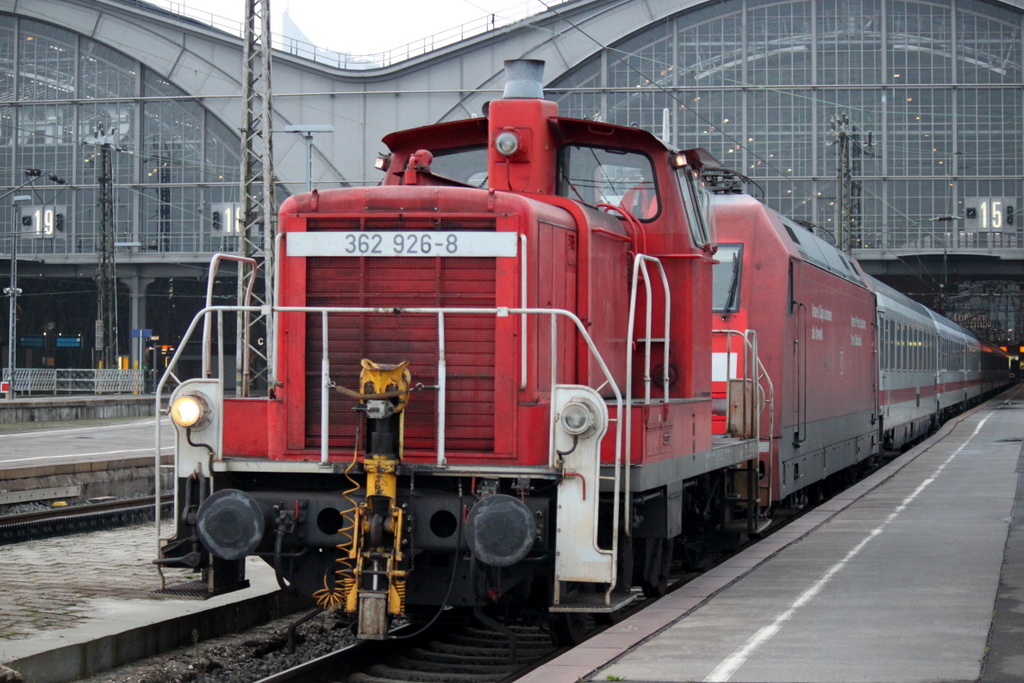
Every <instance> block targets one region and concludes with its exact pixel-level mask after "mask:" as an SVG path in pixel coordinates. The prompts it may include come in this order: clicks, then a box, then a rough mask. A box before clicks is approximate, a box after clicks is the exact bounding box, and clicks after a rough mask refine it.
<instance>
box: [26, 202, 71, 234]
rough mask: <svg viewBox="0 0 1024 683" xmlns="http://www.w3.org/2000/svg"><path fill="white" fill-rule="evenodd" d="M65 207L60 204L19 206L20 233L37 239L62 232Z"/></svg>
mask: <svg viewBox="0 0 1024 683" xmlns="http://www.w3.org/2000/svg"><path fill="white" fill-rule="evenodd" d="M66 209H67V207H65V206H62V205H53V206H23V207H21V234H22V235H23V236H24V237H35V238H37V239H51V238H53V237H56V236H58V235H61V234H63V232H64V228H65V225H64V217H65V216H66V215H67V214H66Z"/></svg>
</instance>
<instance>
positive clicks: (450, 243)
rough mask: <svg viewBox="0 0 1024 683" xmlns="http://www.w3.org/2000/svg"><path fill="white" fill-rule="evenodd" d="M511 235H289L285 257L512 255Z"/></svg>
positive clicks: (513, 250)
mask: <svg viewBox="0 0 1024 683" xmlns="http://www.w3.org/2000/svg"><path fill="white" fill-rule="evenodd" d="M517 237H518V236H517V234H516V233H512V232H430V231H414V230H410V231H390V230H389V231H386V232H384V231H381V232H291V233H288V236H287V238H286V239H287V249H288V255H289V256H478V257H479V256H515V255H516V253H517V249H516V245H517Z"/></svg>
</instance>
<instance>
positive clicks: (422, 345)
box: [305, 218, 495, 453]
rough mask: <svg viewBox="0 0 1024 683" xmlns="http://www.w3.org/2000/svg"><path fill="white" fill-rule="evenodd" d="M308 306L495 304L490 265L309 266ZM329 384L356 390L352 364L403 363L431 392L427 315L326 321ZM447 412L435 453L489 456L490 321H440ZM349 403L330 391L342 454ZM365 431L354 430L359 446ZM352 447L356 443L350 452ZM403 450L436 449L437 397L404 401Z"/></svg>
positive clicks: (372, 262)
mask: <svg viewBox="0 0 1024 683" xmlns="http://www.w3.org/2000/svg"><path fill="white" fill-rule="evenodd" d="M308 227H309V230H310V231H311V232H312V231H320V230H346V229H350V230H351V229H354V230H359V229H360V228H364V229H369V230H417V231H419V230H423V231H428V230H429V231H433V230H453V229H460V230H493V229H494V221H493V220H491V219H477V220H471V221H466V220H458V219H447V220H445V219H441V220H436V219H429V220H422V221H419V220H415V221H414V220H401V219H394V218H390V219H389V218H368V219H337V218H334V219H330V218H328V219H317V220H316V221H314V220H310V221H309V226H308ZM306 278H307V282H306V295H307V298H306V300H307V305H309V306H352V307H356V306H360V307H361V306H372V307H386V308H394V307H401V308H432V307H479V308H492V307H494V306H495V298H494V297H495V281H494V279H495V263H494V259H493V258H430V257H417V258H403V257H384V258H327V257H324V258H309V259H307V270H306ZM328 326H329V327H328V334H329V339H330V341H329V346H330V354H329V357H330V364H331V378H332V380H333V381H334V382H335V383H336V384H338V385H344V386H346V387H348V388H350V389H353V390H357V389H358V387H359V379H358V378H359V369H360V360H361V359H363V358H369V359H371V360H373V361H375V362H377V363H398V362H401V361H403V360H407V361H409V367H410V371H411V373H412V380H413V384H414V385H415V384H423V385H425V386H436V385H437V383H438V377H437V361H438V322H437V316H436V315H413V314H402V315H394V314H373V315H370V314H359V315H356V314H350V315H349V314H347V315H341V314H332V315H331V316H330V317H329V320H328ZM321 338H322V337H321V316H320V315H319V314H309V315H307V318H306V339H307V343H306V349H307V351H306V364H305V367H306V445H307V447H310V448H315V447H319V445H320V355H321V341H320V340H321ZM445 350H446V360H447V373H446V381H447V391H446V399H447V409H446V411H445V412H446V421H447V426H446V430H445V431H446V435H445V448H446V450H448V451H451V452H460V451H461V452H474V453H480V452H482V453H489V452H493V450H494V318H493V316H487V315H480V316H470V315H445ZM355 405H356V403H355V401H353V400H350V399H347V398H344V397H342V396H341V395H340V394H337V393H332V396H331V399H330V406H329V409H330V444H331V446H332V447H339V448H346V449H351V448H352V447H353V446H354V445H355V437H356V427H357V425H361V424H362V423H363V422H364V420H363V418H362V415H361V414H360V413H357V412H355V411H353V410H352V408H353V407H354V406H355ZM364 438H365V428H363V427H360V441H362V440H363V439H364ZM359 445H360V447H361V446H362V444H359ZM405 448H406V450H424V451H428V452H431V453H432V452H434V451H436V449H437V391H436V390H434V389H424V390H422V391H416V392H414V393H413V395H412V397H411V398H410V400H409V406H408V407H407V408H406V418H405Z"/></svg>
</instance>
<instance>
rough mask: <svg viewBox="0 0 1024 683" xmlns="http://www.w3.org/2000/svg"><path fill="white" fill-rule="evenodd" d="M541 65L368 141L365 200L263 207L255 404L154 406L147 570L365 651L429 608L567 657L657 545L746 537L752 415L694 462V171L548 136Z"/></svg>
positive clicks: (705, 429) (207, 388) (705, 355)
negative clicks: (353, 637) (267, 374)
mask: <svg viewBox="0 0 1024 683" xmlns="http://www.w3.org/2000/svg"><path fill="white" fill-rule="evenodd" d="M542 68H543V64H542V63H537V62H528V61H527V62H515V63H511V64H510V65H509V71H508V74H509V79H508V85H507V86H506V90H505V95H504V97H503V98H502V99H498V100H495V101H493V102H492V103H491V104H490V110H489V112H488V113H487V116H486V118H478V119H469V120H464V121H456V122H451V123H444V124H439V125H435V126H429V127H424V128H419V129H415V130H410V131H405V132H401V133H395V134H392V135H389V136H388V137H387V138H385V140H384V141H385V143H386V144H387V145H388V147H389V149H390V154H388V155H387V156H385V157H383V158H382V163H381V166H382V167H383V171H384V173H385V179H384V181H383V183H382V184H381V185H380V186H378V187H368V188H359V189H339V190H331V191H325V192H318V191H313V192H311V193H308V194H303V195H299V196H295V197H291V198H289V199H288V200H287V201H286V202H285V203H284V205H283V206H282V208H281V211H280V225H279V230H280V235H281V237H280V239H279V250H278V252H277V264H278V265H277V268H278V272H277V274H276V281H277V283H278V285H277V288H276V294H277V300H276V301H275V304H274V306H273V308H272V311H271V321H272V326H271V328H272V338H273V339H272V340H273V342H274V349H275V351H274V354H273V357H272V359H271V360H272V363H273V364H272V370H273V371H274V373H275V374H274V377H273V385H272V390H271V393H270V396H269V397H266V398H228V397H225V396H224V388H223V382H222V379H221V378H219V377H204V378H201V379H197V380H190V381H187V382H185V383H183V384H182V385H181V386H179V387H178V388H177V389H176V390H175V392H174V395H173V396H172V409H171V415H172V418H173V419H174V422H175V425H176V437H177V439H176V440H177V444H176V451H177V465H176V468H177V490H176V498H177V508H176V509H177V513H176V515H175V518H174V521H175V524H176V533H175V535H174V537H173V538H168V539H165V540H163V541H162V551H161V555H162V557H161V559H160V560H158V562H160V563H162V564H167V565H177V566H191V567H195V568H200V569H202V570H203V572H204V576H205V577H206V578H207V580H208V586H209V589H210V590H211V591H212V592H216V591H224V590H231V589H234V588H237V587H240V586H242V585H244V576H243V567H244V558H245V557H246V556H247V555H250V554H258V555H260V556H261V557H263V558H264V559H266V560H267V561H268V562H269V563H271V564H272V565H273V566H274V567H275V570H276V571H277V574H278V578H279V581H280V582H281V583H282V584H283V585H284V584H286V585H291V586H292V587H293V588H295V589H296V590H298V591H300V592H303V593H306V594H308V595H310V596H312V597H314V598H315V599H316V600H317V601H318V603H319V604H320V605H321V606H323V607H324V608H326V609H336V610H343V611H345V612H347V613H349V614H351V615H352V616H353V618H354V620H356V622H357V624H358V627H357V632H358V634H359V636H360V637H363V638H383V637H386V635H387V633H388V630H389V627H390V623H391V619H392V618H393V617H395V616H398V615H410V616H412V617H414V618H416V617H419V616H423V617H427V616H429V615H430V614H434V613H437V612H438V611H439V610H440V609H442V608H443V607H444V606H446V605H450V606H455V607H468V608H473V609H476V610H481V609H484V608H489V607H496V608H500V609H502V610H505V611H506V612H510V611H518V612H520V613H544V614H553V615H555V617H554V619H555V622H556V625H557V626H558V627H559V628H558V632H559V633H560V634H562V635H563V636H564V637H565V638H567V639H571V638H572V637H574V635H575V626H576V625H578V623H579V615H581V614H583V613H587V612H590V613H598V614H600V613H608V612H612V611H614V610H616V609H619V608H621V607H622V606H623V605H625V604H626V603H627V602H629V601H630V600H631V599H632V598H633V596H634V595H635V594H634V593H632V592H630V590H629V588H630V586H635V585H639V586H642V587H643V588H644V590H645V592H647V593H657V592H659V591H662V590H663V589H664V588H665V585H666V580H667V577H668V569H669V566H670V563H671V559H672V549H673V546H674V543H675V541H676V540H677V539H680V538H695V537H697V536H700V535H701V534H703V533H704V531H705V530H706V529H707V528H708V527H709V526H712V527H722V526H728V525H729V523H730V517H736V518H737V520H738V522H739V523H744V524H745V522H744V521H743V520H744V517H745V516H749V517H751V518H754V517H756V511H755V510H756V506H757V487H756V478H757V472H756V466H757V457H758V441H757V424H758V420H757V415H756V410H757V406H756V403H755V402H752V401H746V402H743V401H740V402H737V403H736V405H735V406H734V409H733V416H732V423H733V425H734V428H733V429H732V430H731V433H728V434H722V435H719V436H717V437H715V438H713V437H712V430H711V421H712V397H711V338H712V335H711V327H712V325H711V294H712V267H713V265H714V264H715V260H714V258H713V255H714V251H715V245H714V235H713V230H712V226H711V223H710V221H711V215H710V211H709V207H710V203H711V195H710V193H709V192H708V191H707V189H706V188H705V187H704V186H703V183H702V181H701V177H700V168H701V165H702V162H701V158H700V155H699V154H697V153H695V152H681V153H680V152H676V151H674V150H671V149H668V148H666V146H665V145H664V144H663V143H662V142H660V141H659V140H658V139H656V138H655V137H654V136H652V135H651V134H649V133H647V132H645V131H642V130H637V129H633V128H625V127H619V126H613V125H608V124H605V123H598V122H593V121H581V120H573V119H565V118H560V117H559V116H558V111H557V106H556V105H555V104H554V103H553V102H550V101H547V100H545V99H543V97H542V92H541V89H540V72H541V71H542ZM218 310H235V309H233V308H230V307H227V308H223V307H221V308H218V307H212V308H208V309H206V310H205V311H204V312H203V313H202V314H201V315H203V316H215V315H216V314H217V311H218ZM195 326H196V325H195V324H193V327H195ZM204 344H206V348H208V349H209V348H210V345H211V339H210V338H209V336H207V338H206V339H205V340H204ZM182 346H184V343H183V344H182ZM210 374H215V373H213V372H212V371H211V373H210ZM748 393H751V394H753V393H757V392H753V391H751V390H750V387H748ZM727 501H728V502H729V504H726V502H727ZM684 526H685V529H684Z"/></svg>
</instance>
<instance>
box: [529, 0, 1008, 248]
mask: <svg viewBox="0 0 1024 683" xmlns="http://www.w3.org/2000/svg"><path fill="white" fill-rule="evenodd" d="M1022 45H1024V39H1022V14H1021V13H1020V12H1019V11H1016V10H1013V9H1010V8H1008V7H1005V6H1002V5H997V4H991V3H987V2H981V1H980V0H945V1H944V2H924V1H917V0H906V1H905V0H786V1H783V2H779V1H778V0H722V1H721V2H716V3H711V4H706V5H702V6H699V7H696V8H693V9H690V10H687V11H684V12H681V13H680V14H678V15H676V16H673V17H670V18H668V19H666V20H664V21H660V22H658V23H656V24H652V25H651V26H649V27H647V28H645V29H644V30H643V31H642V32H640V33H638V34H635V35H633V36H631V37H629V38H628V39H625V40H622V41H620V42H618V43H616V44H613V45H612V46H611V47H610V48H608V49H606V50H602V51H601V52H600V53H598V54H596V55H595V56H594V57H592V58H591V59H589V60H588V61H586V62H585V63H583V64H582V65H580V66H579V67H578V68H577V69H575V70H574V71H573V72H571V73H568V74H566V75H565V76H563V77H561V78H559V79H558V80H556V81H554V82H553V83H551V84H550V85H549V87H548V89H547V92H548V96H549V97H551V98H552V99H555V100H557V101H558V102H559V105H560V107H561V111H562V114H563V115H565V116H572V117H578V118H586V119H595V120H602V121H608V122H612V123H617V124H622V125H635V126H641V127H643V128H645V129H647V130H649V131H651V132H653V133H655V134H657V135H659V136H661V135H662V134H663V130H666V129H667V130H668V131H669V134H670V138H671V139H670V143H671V144H673V145H675V146H677V147H679V148H683V149H685V148H691V147H704V148H705V149H707V150H708V151H709V152H711V153H712V154H713V155H714V156H715V157H716V158H718V159H719V160H721V161H722V162H723V163H724V165H726V166H727V167H729V168H731V169H732V170H734V171H736V172H737V173H740V174H743V175H745V176H748V177H749V178H751V179H752V180H753V181H754V182H755V183H756V187H755V186H754V185H753V184H751V185H750V186H749V187H750V188H751V190H752V191H753V193H755V194H758V195H760V194H761V193H762V192H763V194H764V199H765V201H766V203H767V204H768V205H769V206H772V207H773V208H775V209H777V210H779V211H780V212H782V213H785V214H787V215H789V216H791V217H792V218H794V219H795V220H798V221H800V222H803V223H805V224H808V223H809V224H813V225H814V226H817V228H818V231H819V232H820V233H822V234H824V235H831V234H834V232H835V227H836V223H837V206H836V203H837V187H838V185H837V180H836V178H837V175H838V170H837V154H836V151H837V146H836V145H832V144H830V143H832V142H833V141H834V140H835V137H834V136H833V135H832V134H831V128H830V127H831V122H832V118H833V117H834V116H840V115H846V116H848V117H849V120H850V130H851V131H852V138H853V144H852V145H851V163H850V170H851V172H852V174H853V176H854V181H855V182H854V185H853V188H852V200H851V207H852V223H853V228H852V236H851V241H852V245H853V246H854V248H860V249H875V250H881V251H882V252H896V253H907V252H917V251H920V250H928V249H937V250H942V249H949V250H957V251H971V250H979V249H980V250H991V249H1000V250H1001V251H1005V250H1007V249H1010V250H1021V251H1022V252H1024V217H1022V216H1021V215H1020V207H1021V201H1022V199H1024V175H1022V174H1024V129H1022V121H1024V111H1022V107H1024V88H1022V86H1024V71H1022V68H1021V58H1022ZM869 133H870V134H871V136H870V142H871V143H872V144H870V145H869V136H868V134H869ZM758 188H759V189H758ZM865 255H866V254H865ZM1021 255H1022V254H1017V256H1018V257H1020V256H1021Z"/></svg>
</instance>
